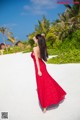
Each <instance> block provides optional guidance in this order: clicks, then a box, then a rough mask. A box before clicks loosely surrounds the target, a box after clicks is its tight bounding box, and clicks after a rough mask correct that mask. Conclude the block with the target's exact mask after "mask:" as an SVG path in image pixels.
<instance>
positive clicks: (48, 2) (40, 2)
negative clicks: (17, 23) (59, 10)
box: [22, 0, 57, 15]
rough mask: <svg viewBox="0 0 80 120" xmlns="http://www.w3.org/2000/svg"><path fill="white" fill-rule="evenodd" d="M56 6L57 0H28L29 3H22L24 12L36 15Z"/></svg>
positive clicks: (45, 12)
mask: <svg viewBox="0 0 80 120" xmlns="http://www.w3.org/2000/svg"><path fill="white" fill-rule="evenodd" d="M56 7H57V0H30V5H24V7H23V9H24V12H23V14H22V15H25V13H26V12H30V13H33V14H37V15H43V14H47V10H48V11H49V10H51V9H54V8H56Z"/></svg>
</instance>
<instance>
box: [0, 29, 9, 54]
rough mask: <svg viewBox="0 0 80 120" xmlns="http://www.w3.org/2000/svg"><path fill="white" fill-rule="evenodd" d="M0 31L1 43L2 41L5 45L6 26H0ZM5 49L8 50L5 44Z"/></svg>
mask: <svg viewBox="0 0 80 120" xmlns="http://www.w3.org/2000/svg"><path fill="white" fill-rule="evenodd" d="M0 32H1V33H2V36H3V43H4V44H5V46H6V40H5V39H4V35H5V34H6V32H7V28H5V27H1V28H0ZM6 51H7V52H8V48H7V46H6Z"/></svg>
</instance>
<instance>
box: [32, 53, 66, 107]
mask: <svg viewBox="0 0 80 120" xmlns="http://www.w3.org/2000/svg"><path fill="white" fill-rule="evenodd" d="M31 57H32V58H33V61H34V67H35V75H36V83H37V92H38V98H39V102H40V105H41V107H42V108H45V107H48V106H50V105H52V104H58V103H59V102H60V101H61V100H63V99H64V97H65V95H66V92H65V91H64V90H63V89H62V88H61V87H60V85H59V84H58V83H57V82H56V81H55V80H54V79H53V78H52V77H51V76H50V74H49V73H48V71H47V69H46V64H45V62H44V61H43V60H42V59H41V58H39V64H40V70H41V72H42V76H39V75H38V70H37V65H36V60H35V56H34V54H33V52H32V53H31Z"/></svg>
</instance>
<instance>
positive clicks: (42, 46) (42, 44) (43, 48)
mask: <svg viewBox="0 0 80 120" xmlns="http://www.w3.org/2000/svg"><path fill="white" fill-rule="evenodd" d="M35 37H36V39H38V45H39V48H40V57H41V58H42V59H43V60H44V61H47V58H48V52H47V46H46V40H45V38H44V37H43V36H42V35H41V34H37V35H36V36H35Z"/></svg>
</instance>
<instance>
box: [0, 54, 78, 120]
mask: <svg viewBox="0 0 80 120" xmlns="http://www.w3.org/2000/svg"><path fill="white" fill-rule="evenodd" d="M30 54H31V53H24V54H23V53H16V54H15V53H14V54H8V55H1V56H0V111H3V112H5V111H8V112H9V120H80V103H79V102H80V64H60V65H58V64H47V63H46V66H47V70H48V72H49V73H50V75H51V76H52V77H53V78H54V79H55V80H56V81H57V82H58V83H59V84H60V85H61V86H62V88H63V89H64V90H65V91H66V92H67V95H66V97H65V100H64V101H63V102H62V103H60V104H59V105H56V106H53V107H51V108H48V110H47V112H46V113H43V112H42V109H41V108H40V106H39V101H38V96H37V91H36V80H35V71H34V64H33V60H32V58H31V56H30Z"/></svg>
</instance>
